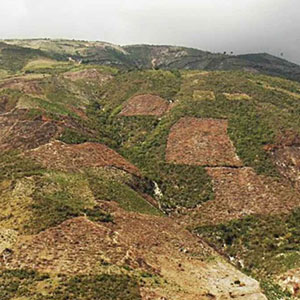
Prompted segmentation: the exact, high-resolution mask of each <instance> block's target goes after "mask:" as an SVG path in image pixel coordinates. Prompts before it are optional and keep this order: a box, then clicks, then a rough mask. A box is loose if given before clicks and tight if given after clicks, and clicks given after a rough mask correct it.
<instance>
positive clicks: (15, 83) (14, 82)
mask: <svg viewBox="0 0 300 300" xmlns="http://www.w3.org/2000/svg"><path fill="white" fill-rule="evenodd" d="M2 89H15V90H19V91H22V92H24V93H25V94H32V95H42V94H43V90H42V88H41V87H40V85H39V81H38V80H32V79H30V80H29V79H26V78H24V77H20V78H13V79H8V80H5V81H2V82H0V90H2Z"/></svg>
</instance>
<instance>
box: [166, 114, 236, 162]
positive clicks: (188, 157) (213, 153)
mask: <svg viewBox="0 0 300 300" xmlns="http://www.w3.org/2000/svg"><path fill="white" fill-rule="evenodd" d="M227 127H228V122H227V120H217V119H198V118H191V117H185V118H181V119H180V120H179V121H178V122H177V123H176V124H175V125H174V126H173V127H172V128H171V130H170V134H169V137H168V143H167V149H166V160H167V162H170V163H176V164H187V165H199V166H241V165H242V162H241V160H240V159H239V157H238V156H237V155H236V153H235V148H234V146H233V144H232V142H231V140H230V139H229V136H228V134H227Z"/></svg>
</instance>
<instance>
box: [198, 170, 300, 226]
mask: <svg viewBox="0 0 300 300" xmlns="http://www.w3.org/2000/svg"><path fill="white" fill-rule="evenodd" d="M206 170H207V172H208V174H209V176H211V178H212V180H213V186H214V194H215V198H214V199H213V200H210V201H207V202H205V203H204V204H202V205H201V206H200V207H198V208H197V209H196V210H195V211H194V212H193V213H192V214H193V218H192V219H193V220H196V221H197V222H198V223H200V224H203V225H204V224H218V223H223V222H226V221H229V220H232V219H238V218H242V217H244V216H247V215H253V214H263V215H265V214H268V215H269V214H279V213H287V212H290V211H292V210H293V209H294V208H295V207H298V206H300V195H299V194H298V193H297V192H295V191H294V190H293V189H291V187H290V185H289V184H282V183H281V182H279V181H276V180H275V179H271V178H268V177H265V176H262V175H257V174H256V173H255V172H254V170H253V169H252V168H248V167H247V168H222V167H221V168H206Z"/></svg>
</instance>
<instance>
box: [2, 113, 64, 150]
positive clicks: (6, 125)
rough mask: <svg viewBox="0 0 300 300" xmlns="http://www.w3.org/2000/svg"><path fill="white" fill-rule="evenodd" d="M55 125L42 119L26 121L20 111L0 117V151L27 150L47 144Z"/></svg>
mask: <svg viewBox="0 0 300 300" xmlns="http://www.w3.org/2000/svg"><path fill="white" fill-rule="evenodd" d="M57 132H58V127H57V125H56V124H55V123H54V122H52V121H51V120H49V121H44V120H42V119H34V120H28V119H26V118H25V117H24V113H23V112H21V111H14V112H12V113H7V114H2V115H0V151H5V150H11V149H18V150H27V149H32V148H35V147H38V146H40V145H42V144H45V143H47V142H49V141H50V140H51V139H52V138H53V137H54V136H55V135H56V133H57Z"/></svg>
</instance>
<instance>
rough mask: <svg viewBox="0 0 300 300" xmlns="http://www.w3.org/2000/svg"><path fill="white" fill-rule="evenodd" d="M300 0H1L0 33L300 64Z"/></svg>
mask: <svg viewBox="0 0 300 300" xmlns="http://www.w3.org/2000/svg"><path fill="white" fill-rule="evenodd" d="M299 15H300V0H0V38H33V37H35V38H36V37H50V38H74V39H84V40H100V41H107V42H112V43H116V44H141V43H147V44H171V45H181V46H190V47H196V48H200V49H203V50H208V51H213V52H221V51H222V52H223V51H234V52H235V53H247V52H269V53H271V54H275V55H280V53H281V52H283V53H284V57H285V58H286V59H289V60H292V61H294V62H297V63H299V64H300V17H299Z"/></svg>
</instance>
